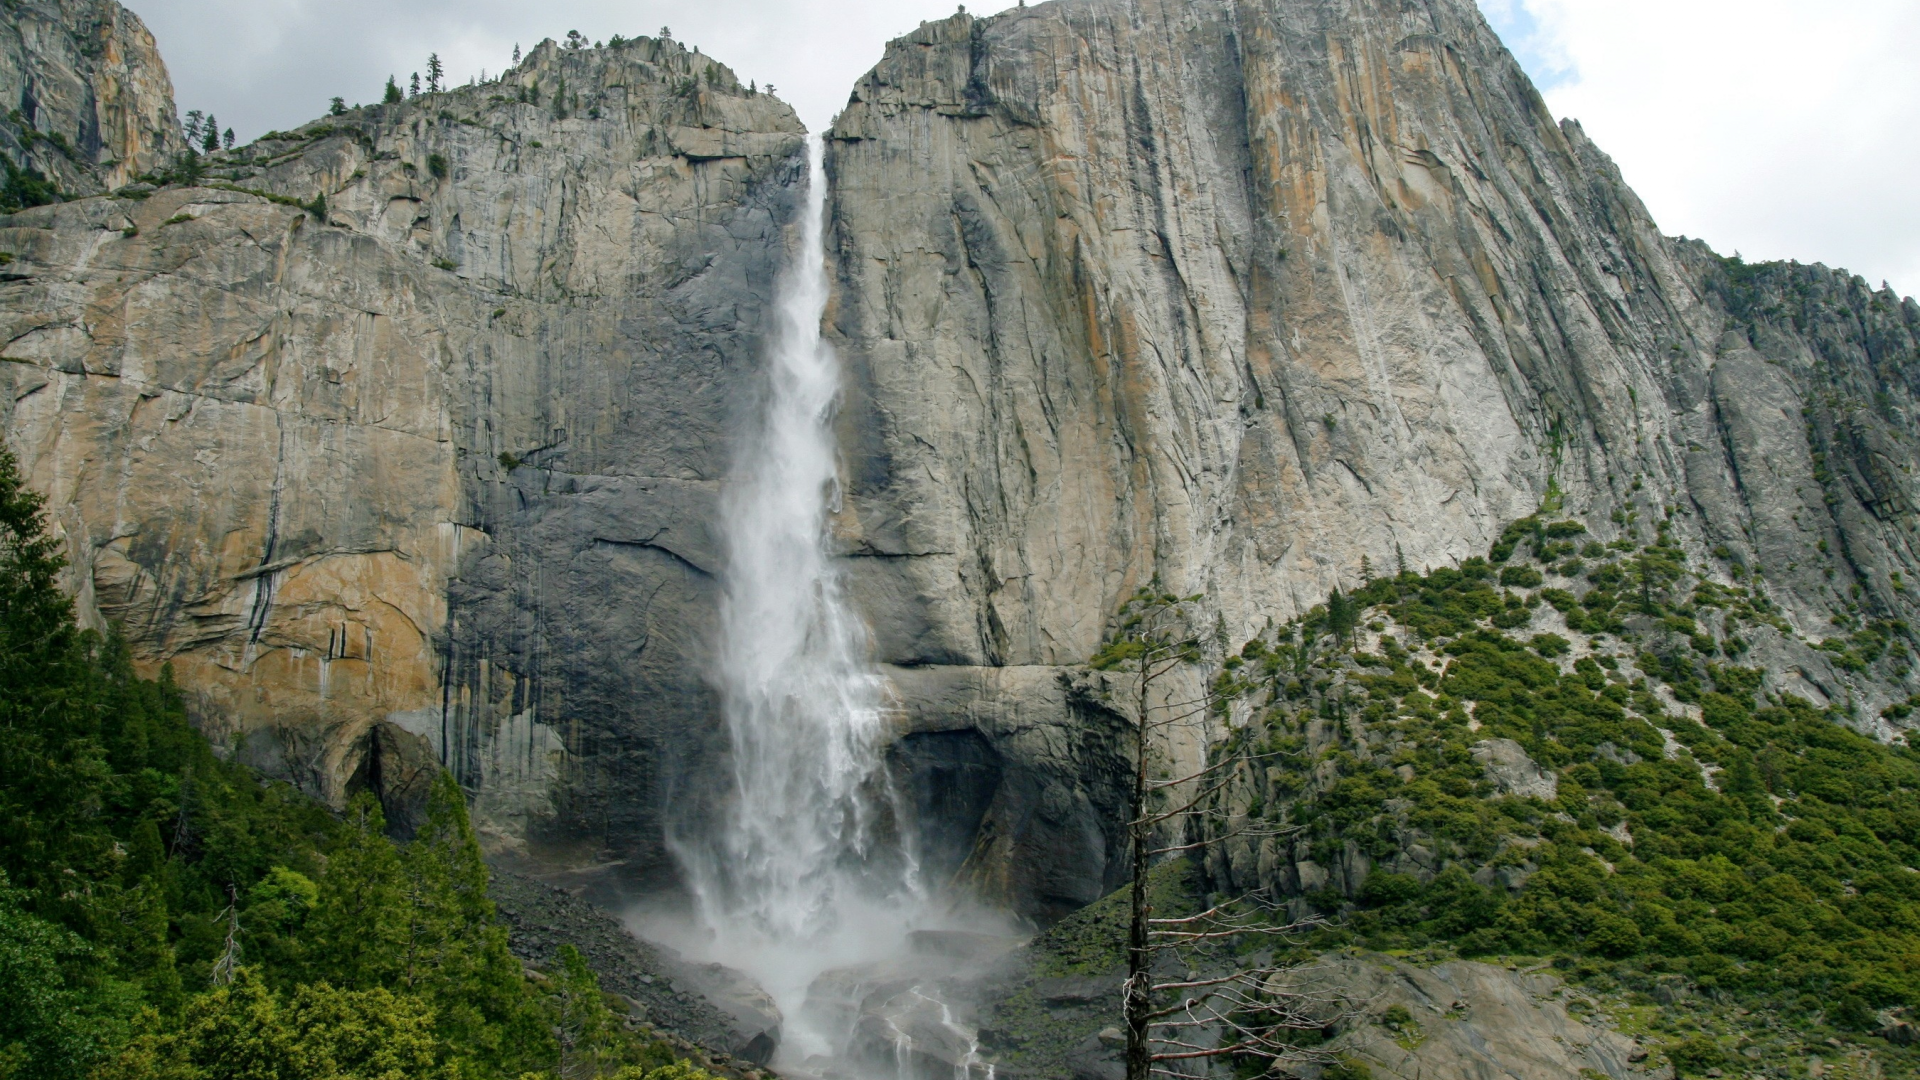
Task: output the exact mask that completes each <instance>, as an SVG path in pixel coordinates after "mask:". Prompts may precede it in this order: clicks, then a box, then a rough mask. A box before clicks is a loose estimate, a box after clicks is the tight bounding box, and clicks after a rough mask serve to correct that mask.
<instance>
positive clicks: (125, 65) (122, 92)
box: [0, 0, 182, 195]
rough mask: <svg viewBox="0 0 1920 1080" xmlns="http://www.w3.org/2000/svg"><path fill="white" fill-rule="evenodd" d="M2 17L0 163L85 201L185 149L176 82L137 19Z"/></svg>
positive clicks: (50, 10) (22, 11) (18, 1)
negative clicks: (0, 157) (31, 173)
mask: <svg viewBox="0 0 1920 1080" xmlns="http://www.w3.org/2000/svg"><path fill="white" fill-rule="evenodd" d="M5 11H6V14H5V17H4V18H0V112H4V113H5V118H4V120H0V155H3V156H5V158H6V159H7V160H8V161H9V162H11V163H12V165H13V166H14V167H15V168H23V169H32V170H34V171H35V172H37V173H39V174H40V175H41V176H43V177H46V178H47V179H48V180H50V181H52V183H53V184H54V185H55V186H56V187H58V188H59V189H60V190H61V191H65V192H71V193H78V194H82V195H91V194H95V193H98V192H101V191H106V190H110V189H112V188H116V187H119V186H121V185H122V184H125V183H126V182H127V181H128V180H129V179H131V178H132V177H134V176H137V175H139V174H141V173H144V172H148V171H151V170H152V169H154V168H156V167H159V166H161V165H163V164H165V162H166V160H167V157H168V156H169V155H170V154H171V153H173V152H174V151H175V150H178V149H179V148H180V147H181V145H182V140H181V136H180V125H179V121H178V120H177V119H176V117H175V114H174V104H173V81H172V79H170V78H169V77H168V76H167V66H166V64H164V63H163V62H161V59H160V52H159V50H158V49H157V48H155V47H154V42H153V35H152V34H151V33H149V32H148V31H147V28H146V25H145V24H144V23H142V22H141V21H140V17H139V16H137V15H135V14H134V13H133V12H131V11H128V10H127V9H126V8H123V7H121V6H120V5H119V4H116V3H114V2H113V0H11V2H9V3H8V4H7V5H6V8H5Z"/></svg>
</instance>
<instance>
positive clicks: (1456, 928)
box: [1230, 523, 1920, 1072]
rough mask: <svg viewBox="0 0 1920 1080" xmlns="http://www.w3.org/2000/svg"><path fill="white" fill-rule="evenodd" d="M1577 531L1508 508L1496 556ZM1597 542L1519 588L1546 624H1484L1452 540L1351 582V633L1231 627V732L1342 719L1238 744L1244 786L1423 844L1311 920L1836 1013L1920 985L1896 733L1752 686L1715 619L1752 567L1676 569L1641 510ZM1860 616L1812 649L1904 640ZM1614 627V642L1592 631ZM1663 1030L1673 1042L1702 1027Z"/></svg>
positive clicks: (1367, 835)
mask: <svg viewBox="0 0 1920 1080" xmlns="http://www.w3.org/2000/svg"><path fill="white" fill-rule="evenodd" d="M1579 531H1580V530H1578V529H1576V528H1575V526H1574V524H1572V523H1552V524H1548V525H1538V524H1537V523H1535V524H1527V525H1526V526H1525V527H1524V528H1520V529H1517V530H1510V531H1509V534H1508V535H1507V536H1506V540H1507V541H1508V542H1510V544H1511V547H1510V548H1509V549H1508V551H1507V555H1506V559H1507V569H1508V570H1511V569H1513V568H1514V567H1515V566H1522V567H1524V563H1523V562H1522V561H1521V553H1522V547H1523V545H1526V544H1537V545H1538V546H1536V547H1535V548H1534V549H1533V550H1534V551H1535V552H1538V551H1539V550H1540V549H1541V548H1543V547H1551V545H1554V544H1557V543H1562V542H1565V538H1567V537H1570V536H1576V535H1578V534H1579ZM1622 546H1624V547H1626V548H1627V549H1628V550H1626V551H1624V552H1623V551H1622V550H1621V547H1622ZM1606 551H1607V554H1608V555H1610V556H1614V557H1615V558H1614V559H1613V561H1610V562H1607V563H1604V564H1603V565H1602V566H1601V567H1600V568H1597V569H1596V571H1595V573H1594V574H1593V576H1592V578H1590V581H1589V584H1588V586H1587V587H1586V589H1585V590H1584V591H1583V592H1575V591H1571V590H1567V589H1560V588H1541V589H1539V591H1538V593H1537V594H1536V595H1537V598H1538V600H1540V601H1542V602H1544V603H1547V604H1550V605H1552V606H1553V607H1554V608H1556V609H1558V610H1560V611H1563V612H1566V613H1567V615H1568V622H1569V623H1570V624H1572V625H1573V627H1574V629H1573V632H1572V633H1571V634H1569V635H1559V634H1539V635H1533V636H1531V637H1530V638H1529V639H1528V640H1526V641H1524V642H1523V641H1520V640H1515V639H1514V638H1513V637H1511V636H1509V635H1508V634H1506V633H1503V632H1502V625H1503V624H1502V617H1503V616H1505V615H1506V614H1507V613H1509V612H1512V611H1514V610H1516V608H1515V603H1516V598H1515V597H1513V596H1511V595H1507V596H1503V595H1502V593H1501V591H1500V590H1499V589H1498V588H1496V587H1495V585H1494V584H1493V577H1494V572H1493V570H1492V568H1491V566H1490V565H1489V563H1488V562H1486V561H1483V560H1477V559H1470V560H1468V561H1467V562H1466V563H1464V564H1462V565H1461V566H1460V567H1459V568H1457V569H1441V570H1436V571H1434V572H1432V573H1431V574H1427V575H1414V574H1409V573H1404V572H1403V573H1401V574H1400V575H1398V576H1397V577H1395V578H1388V579H1383V580H1380V581H1377V582H1373V583H1370V584H1369V585H1368V586H1366V587H1365V588H1363V589H1361V590H1358V591H1356V592H1355V593H1354V594H1353V600H1354V603H1355V604H1356V606H1357V607H1359V608H1360V609H1361V610H1362V612H1363V613H1364V614H1363V615H1362V617H1363V618H1369V619H1372V620H1374V621H1386V622H1391V623H1393V624H1395V625H1392V626H1389V627H1388V629H1387V630H1386V631H1385V632H1384V633H1383V634H1382V636H1381V647H1380V652H1379V654H1377V655H1359V656H1351V657H1349V656H1343V655H1341V653H1340V651H1339V650H1338V649H1337V648H1334V647H1332V646H1331V644H1330V643H1326V642H1319V643H1316V642H1315V641H1314V640H1313V636H1312V635H1311V634H1308V635H1307V636H1306V637H1304V638H1301V639H1295V638H1294V637H1293V629H1292V628H1285V629H1283V630H1282V632H1281V633H1280V634H1278V635H1277V644H1276V645H1273V646H1268V645H1266V644H1264V643H1258V642H1256V643H1250V644H1249V646H1248V647H1247V648H1246V649H1244V650H1243V653H1242V655H1243V656H1256V657H1259V658H1261V659H1262V666H1261V675H1262V676H1263V677H1261V678H1255V677H1253V676H1252V675H1250V674H1249V671H1250V669H1249V668H1247V667H1243V668H1242V669H1240V671H1238V672H1236V677H1237V678H1238V679H1240V680H1241V681H1242V682H1243V683H1244V684H1245V685H1246V686H1247V689H1246V691H1245V692H1246V693H1247V694H1250V695H1256V699H1255V701H1254V702H1253V705H1254V707H1255V709H1256V711H1257V712H1261V713H1263V715H1264V716H1265V717H1266V723H1265V731H1264V733H1261V732H1259V731H1258V729H1256V731H1255V737H1243V738H1241V739H1239V740H1237V741H1236V742H1235V743H1234V744H1231V747H1230V749H1231V750H1232V752H1236V753H1248V752H1249V751H1250V750H1257V749H1260V748H1269V747H1270V748H1288V747H1298V746H1301V745H1303V744H1304V743H1305V741H1306V738H1307V725H1308V724H1309V723H1310V722H1314V721H1315V720H1316V719H1318V718H1330V719H1337V718H1339V717H1341V716H1352V717H1355V718H1357V719H1358V720H1360V721H1362V722H1363V724H1364V732H1361V733H1356V732H1355V731H1353V730H1349V729H1344V725H1342V726H1336V727H1334V728H1332V729H1331V732H1330V733H1331V734H1332V735H1333V736H1334V738H1335V739H1336V742H1335V745H1334V746H1332V747H1329V748H1328V749H1326V750H1325V751H1324V752H1323V753H1322V754H1321V755H1320V757H1319V759H1318V760H1315V761H1305V760H1302V761H1299V762H1298V763H1297V764H1291V765H1289V766H1285V767H1280V768H1268V767H1266V765H1265V764H1264V763H1262V764H1261V766H1260V767H1259V768H1249V769H1248V780H1249V783H1250V784H1252V785H1253V787H1252V790H1251V791H1249V792H1248V793H1247V795H1248V797H1249V801H1254V800H1259V801H1262V802H1263V803H1264V805H1265V806H1266V807H1267V808H1268V811H1267V812H1268V814H1269V816H1270V817H1273V818H1275V819H1276V820H1277V822H1278V824H1279V826H1280V827H1282V828H1295V829H1297V830H1298V832H1297V833H1296V834H1295V835H1296V841H1295V842H1296V843H1297V844H1303V845H1304V846H1305V849H1306V851H1307V853H1308V857H1310V858H1313V859H1315V860H1316V861H1319V862H1320V863H1321V864H1322V865H1327V864H1328V863H1330V862H1331V861H1333V860H1335V859H1338V858H1340V857H1341V852H1342V851H1343V850H1345V849H1346V848H1348V847H1349V846H1352V847H1357V848H1358V849H1359V850H1360V851H1361V852H1363V853H1365V854H1366V855H1368V856H1369V857H1371V858H1372V859H1373V860H1375V865H1376V866H1379V864H1380V863H1381V862H1386V861H1391V860H1397V859H1400V858H1402V857H1403V853H1405V852H1407V851H1409V850H1410V849H1412V848H1414V847H1416V846H1417V847H1419V848H1422V849H1424V850H1425V851H1426V852H1429V853H1431V855H1432V856H1433V857H1434V861H1433V862H1432V863H1429V865H1434V866H1435V868H1436V870H1437V873H1433V872H1423V873H1422V874H1420V875H1419V876H1412V875H1409V874H1402V873H1389V872H1385V871H1383V870H1376V871H1375V872H1374V873H1373V874H1371V875H1369V876H1368V877H1367V878H1366V880H1365V883H1364V884H1363V885H1362V886H1361V887H1360V888H1359V889H1358V890H1357V892H1356V893H1355V894H1354V895H1351V896H1343V895H1340V894H1338V893H1329V894H1324V895H1316V896H1313V897H1309V898H1308V899H1310V900H1311V901H1312V902H1313V903H1314V904H1315V905H1316V906H1317V907H1318V908H1320V909H1321V910H1322V911H1326V912H1328V913H1330V914H1340V915H1341V918H1340V920H1339V922H1338V923H1337V925H1336V926H1335V928H1334V929H1332V930H1330V931H1329V932H1328V933H1327V934H1326V935H1325V936H1324V937H1323V940H1322V944H1335V943H1342V942H1346V943H1355V944H1363V945H1367V946H1370V947H1374V948H1385V949H1425V948H1435V947H1445V948H1451V949H1454V950H1457V951H1459V952H1461V953H1464V954H1467V955H1476V954H1488V953H1504V954H1519V955H1532V956H1541V955H1545V956H1558V957H1561V958H1563V962H1564V963H1566V964H1569V965H1573V966H1574V967H1575V970H1578V971H1590V972H1606V973H1611V974H1610V975H1609V977H1613V978H1618V979H1620V980H1623V981H1627V982H1632V980H1635V979H1643V980H1645V981H1646V982H1647V983H1648V984H1650V982H1651V979H1652V977H1653V974H1654V973H1660V972H1667V973H1675V974H1676V975H1677V976H1684V978H1685V979H1686V980H1687V981H1688V982H1690V983H1691V984H1693V985H1696V986H1698V987H1699V988H1700V989H1702V990H1709V991H1713V992H1714V993H1715V994H1716V995H1719V996H1720V997H1719V999H1720V1000H1724V1001H1727V1002H1739V1003H1743V1004H1744V1005H1745V1006H1746V1007H1749V1008H1752V1009H1755V1010H1761V1009H1767V1010H1773V1011H1776V1012H1778V1011H1791V1012H1792V1013H1793V1014H1794V1015H1796V1016H1798V1017H1801V1018H1803V1020H1804V1022H1806V1023H1815V1024H1817V1023H1826V1024H1830V1025H1832V1026H1833V1027H1837V1028H1840V1029H1842V1030H1850V1031H1867V1030H1872V1029H1875V1028H1877V1027H1878V1025H1879V1020H1878V1018H1877V1016H1876V1015H1875V1012H1876V1010H1879V1009H1884V1008H1891V1007H1900V1006H1906V1007H1920V873H1916V872H1915V870H1914V869H1913V868H1915V867H1920V809H1916V802H1915V795H1916V794H1920V754H1916V753H1915V752H1914V751H1912V750H1910V749H1908V748H1907V747H1905V746H1900V745H1894V746H1888V745H1883V744H1881V743H1878V742H1875V741H1874V740H1872V739H1870V738H1867V737H1865V736H1862V735H1859V734H1857V733H1855V732H1854V731H1853V730H1852V729H1851V728H1850V727H1848V726H1846V721H1847V720H1848V717H1847V716H1846V714H1845V713H1844V711H1843V710H1842V709H1840V708H1835V709H1831V710H1828V709H1822V708H1818V707H1815V706H1814V705H1812V704H1810V703H1808V702H1807V701H1806V700H1805V699H1803V698H1800V697H1797V696H1793V695H1787V694H1780V695H1769V694H1766V693H1764V692H1763V686H1764V680H1763V679H1762V676H1761V673H1760V672H1759V671H1757V670H1754V669H1750V668H1744V667H1740V666H1737V665H1735V664H1733V663H1728V662H1726V661H1725V660H1724V659H1723V658H1724V657H1726V656H1731V655H1736V654H1737V652H1738V648H1737V642H1736V639H1735V638H1734V631H1735V629H1736V628H1737V627H1738V626H1740V625H1744V624H1755V625H1768V624H1772V623H1774V621H1775V620H1777V618H1778V616H1777V614H1776V613H1774V612H1773V611H1772V609H1771V606H1770V605H1769V604H1768V603H1767V602H1766V600H1765V599H1764V597H1762V596H1760V595H1758V594H1757V593H1755V592H1753V591H1750V590H1747V589H1744V588H1737V587H1727V586H1720V585H1716V584H1713V583H1711V582H1708V581H1703V580H1699V579H1696V578H1693V577H1692V575H1691V573H1690V571H1689V570H1688V569H1687V567H1686V564H1685V558H1684V556H1683V555H1682V553H1681V552H1680V550H1679V549H1678V548H1677V546H1676V545H1675V544H1674V543H1673V542H1672V540H1671V539H1670V538H1669V537H1668V536H1667V535H1666V534H1665V532H1664V531H1663V532H1662V534H1661V536H1660V537H1658V538H1657V539H1656V540H1655V542H1654V543H1652V544H1649V545H1646V546H1644V547H1637V548H1636V547H1634V546H1633V545H1631V544H1628V545H1618V544H1615V545H1610V546H1609V547H1608V548H1607V549H1606ZM1496 554H1497V552H1496ZM1502 574H1503V576H1505V571H1502ZM1520 577H1521V575H1512V576H1511V577H1509V580H1515V579H1518V578H1520ZM1521 603H1524V601H1521ZM1330 606H1331V605H1330ZM1318 618H1319V620H1320V621H1321V622H1322V623H1324V621H1325V617H1324V616H1319V617H1318ZM1314 621H1315V620H1314V618H1312V617H1310V618H1309V619H1308V620H1307V622H1308V624H1309V625H1313V624H1314ZM1863 622H1865V623H1866V625H1864V628H1863V629H1861V630H1858V631H1855V632H1853V633H1849V634H1847V635H1845V636H1843V637H1840V638H1837V639H1833V640H1834V641H1835V642H1836V644H1835V645H1833V646H1830V647H1829V652H1830V653H1834V654H1835V655H1838V651H1837V650H1845V651H1847V652H1848V653H1851V654H1853V655H1855V656H1857V657H1858V658H1859V659H1860V662H1861V663H1862V664H1863V665H1872V664H1877V663H1895V662H1900V658H1903V657H1905V656H1906V655H1908V653H1909V651H1910V649H1909V642H1910V638H1909V636H1908V632H1907V630H1906V628H1905V627H1904V626H1902V625H1900V624H1897V623H1893V622H1884V623H1882V622H1871V621H1864V620H1863ZM1856 625H1859V624H1856ZM1621 634H1631V635H1634V637H1635V638H1636V639H1637V640H1635V641H1634V642H1633V643H1632V644H1631V645H1628V644H1627V643H1626V642H1625V641H1620V642H1614V641H1611V640H1609V639H1610V638H1611V637H1614V636H1618V635H1621ZM1576 643H1577V644H1578V646H1579V647H1578V648H1577V649H1576ZM1256 645H1257V646H1258V647H1257V648H1256V647H1255V646H1256ZM1423 645H1424V646H1425V647H1426V648H1428V649H1431V650H1432V651H1433V653H1434V654H1437V658H1436V661H1435V662H1434V663H1432V664H1431V665H1429V664H1428V663H1426V662H1424V661H1423V660H1421V659H1420V658H1419V656H1418V655H1417V650H1418V648H1419V647H1420V646H1423ZM1576 652H1577V653H1579V654H1581V655H1580V658H1579V659H1578V660H1577V661H1576V662H1572V663H1569V662H1568V660H1567V657H1568V656H1569V654H1571V653H1576ZM1262 693H1264V694H1265V695H1267V696H1266V698H1265V700H1266V702H1268V704H1267V705H1265V706H1264V708H1263V706H1262V703H1261V700H1260V699H1259V697H1258V696H1257V695H1260V694H1262ZM1676 700H1677V701H1679V702H1682V703H1686V704H1690V705H1693V706H1696V707H1697V708H1698V709H1699V713H1698V715H1699V717H1700V719H1699V720H1698V721H1696V720H1694V719H1691V718H1690V717H1689V716H1688V715H1686V714H1684V713H1682V712H1681V711H1680V710H1679V709H1677V708H1675V707H1674V705H1673V704H1672V703H1673V702H1674V701H1676ZM1321 730H1322V732H1323V734H1322V735H1321V736H1319V737H1321V738H1324V737H1325V735H1326V733H1328V729H1325V728H1322V729H1321ZM1493 738H1504V739H1511V740H1513V741H1515V742H1517V743H1518V744H1520V746H1521V747H1522V748H1523V749H1524V750H1525V751H1526V753H1527V754H1528V755H1529V756H1530V757H1531V758H1532V759H1533V760H1534V761H1535V762H1537V763H1538V764H1539V765H1540V766H1541V767H1542V768H1543V769H1545V770H1546V771H1548V772H1551V773H1553V774H1554V775H1555V777H1556V779H1557V782H1558V790H1557V792H1556V793H1555V796H1554V798H1552V799H1551V800H1542V799H1538V798H1519V797H1512V796H1502V795H1501V793H1500V791H1499V790H1498V789H1497V788H1496V787H1495V786H1494V784H1493V783H1492V781H1491V779H1490V775H1489V774H1488V772H1487V771H1486V770H1485V769H1484V768H1483V766H1482V764H1481V763H1480V761H1479V760H1477V759H1476V758H1475V757H1474V746H1475V744H1477V743H1479V742H1481V741H1483V740H1486V739H1493ZM1233 747H1238V748H1239V749H1232V748H1233ZM1249 761H1250V764H1251V758H1249ZM1315 766H1319V768H1315ZM1329 768H1330V770H1331V771H1328V770H1329ZM1276 811H1277V813H1276ZM1422 861H1423V862H1425V861H1426V859H1425V857H1423V858H1422ZM1400 865H1401V866H1405V865H1407V864H1406V863H1404V862H1403V863H1400ZM1395 868H1396V869H1398V868H1399V867H1397V866H1396V867H1395ZM1423 879H1424V880H1423ZM1729 1007H1730V1006H1729ZM1687 1045H1689V1046H1691V1047H1692V1049H1691V1050H1686V1051H1683V1053H1693V1054H1695V1057H1696V1058H1697V1059H1698V1060H1699V1061H1707V1060H1709V1059H1710V1057H1711V1055H1712V1054H1713V1053H1717V1052H1718V1050H1717V1046H1718V1044H1716V1043H1714V1042H1713V1041H1712V1040H1711V1039H1707V1040H1706V1041H1705V1042H1695V1043H1687ZM1679 1060H1680V1059H1679V1058H1676V1061H1679ZM1707 1067H1711V1066H1708V1065H1689V1066H1686V1068H1694V1069H1696V1071H1701V1070H1704V1069H1705V1068H1707ZM1684 1071H1685V1069H1684V1068H1683V1072H1684Z"/></svg>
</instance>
